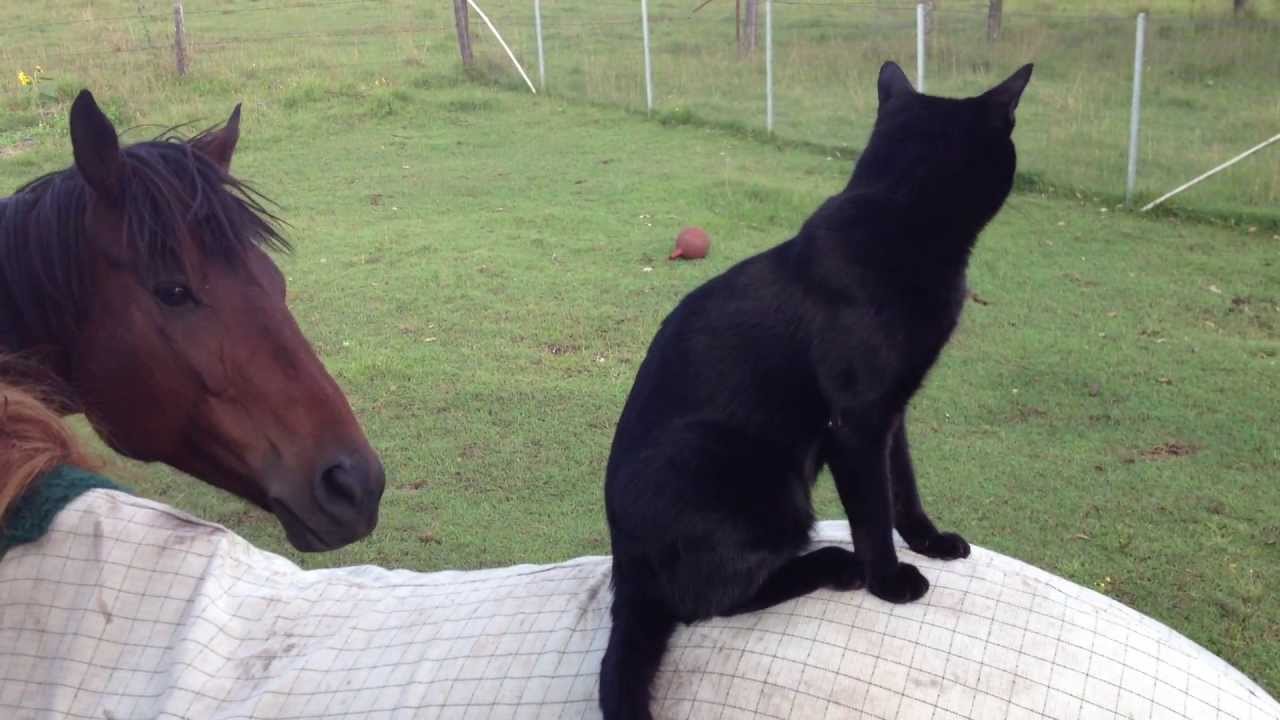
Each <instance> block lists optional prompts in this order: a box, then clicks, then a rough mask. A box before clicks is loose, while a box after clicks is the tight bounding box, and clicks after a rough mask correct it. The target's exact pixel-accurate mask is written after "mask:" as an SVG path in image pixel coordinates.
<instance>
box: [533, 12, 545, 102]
mask: <svg viewBox="0 0 1280 720" xmlns="http://www.w3.org/2000/svg"><path fill="white" fill-rule="evenodd" d="M533 28H534V31H535V32H537V34H538V87H539V88H541V89H542V91H543V92H546V91H547V63H546V60H545V59H544V58H543V55H542V0H533Z"/></svg>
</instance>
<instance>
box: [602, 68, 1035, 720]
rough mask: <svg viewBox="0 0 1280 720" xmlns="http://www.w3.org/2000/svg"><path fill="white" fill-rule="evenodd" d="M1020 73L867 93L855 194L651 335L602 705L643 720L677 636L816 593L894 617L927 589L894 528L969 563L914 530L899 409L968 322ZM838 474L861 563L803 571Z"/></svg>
mask: <svg viewBox="0 0 1280 720" xmlns="http://www.w3.org/2000/svg"><path fill="white" fill-rule="evenodd" d="M1030 77H1031V66H1030V65H1027V66H1026V67H1023V68H1022V69H1021V70H1019V71H1018V72H1016V73H1015V74H1014V75H1013V76H1012V77H1010V78H1009V79H1008V80H1006V81H1005V82H1003V83H1001V84H1000V85H998V86H996V87H995V88H992V89H991V90H989V91H988V92H986V93H984V94H983V95H980V96H978V97H975V98H968V99H963V100H958V99H947V98H939V97H932V96H928V95H923V94H920V93H917V92H915V90H914V89H913V88H912V87H911V83H910V82H909V81H908V80H907V78H906V76H905V75H904V74H903V72H902V70H901V68H899V67H898V66H897V65H895V64H893V63H886V64H885V65H884V67H883V68H881V71H880V76H879V83H878V86H879V94H880V108H879V111H878V114H877V117H876V125H875V129H874V130H873V131H872V133H871V139H870V141H869V143H868V145H867V148H866V151H865V152H864V153H863V154H862V156H861V157H860V158H859V159H858V162H857V164H856V166H855V167H854V171H853V178H852V179H851V180H850V181H849V184H848V186H847V187H846V188H845V189H844V190H843V191H842V192H840V193H839V194H838V195H835V196H834V197H832V198H830V199H828V200H827V201H826V202H825V203H824V204H823V205H822V206H821V207H820V208H818V210H817V211H816V212H815V213H814V214H813V216H812V217H810V218H809V219H808V221H807V222H805V224H804V226H803V228H802V229H801V230H800V233H799V234H798V235H797V236H796V237H794V238H792V239H791V240H789V241H787V242H785V243H782V244H781V245H779V246H777V247H775V248H773V249H771V250H769V251H767V252H764V253H761V254H760V255H757V256H755V257H752V258H750V259H748V260H745V261H743V262H742V263H739V264H738V265H736V266H735V267H733V268H731V269H730V270H728V271H727V272H725V273H724V274H722V275H720V276H719V277H716V278H714V279H712V280H711V281H709V282H707V283H706V284H705V285H703V286H702V287H699V288H698V289H696V290H694V291H693V292H691V293H690V294H689V295H688V296H687V297H685V298H684V300H683V301H681V302H680V304H679V305H678V306H677V307H676V309H675V310H674V311H672V313H671V314H670V315H669V316H668V317H667V318H666V320H665V321H664V322H663V324H662V327H661V329H659V330H658V334H657V336H656V337H655V338H654V340H653V344H652V345H651V346H650V348H649V353H648V355H647V357H646V358H645V360H644V363H643V364H642V365H641V366H640V370H639V372H638V373H637V375H636V380H635V385H634V387H633V388H632V390H631V395H630V397H629V398H628V399H627V404H626V407H625V409H624V410H623V412H622V418H621V420H620V421H619V423H618V428H617V433H616V435H615V436H614V440H613V448H612V451H611V454H610V457H609V465H608V471H607V479H606V482H605V504H606V507H607V511H608V518H609V529H610V533H611V537H612V542H613V554H614V559H613V582H614V592H615V597H614V604H613V623H614V624H613V631H612V635H611V636H610V638H609V647H608V650H607V651H606V653H605V656H604V663H603V667H602V669H601V679H600V693H601V696H600V703H601V707H602V709H603V710H604V716H605V718H606V719H607V720H624V719H631V718H636V719H647V718H649V717H650V713H649V707H648V705H649V686H650V684H651V683H652V680H653V677H654V674H655V672H656V671H657V668H658V663H659V661H660V660H661V658H662V654H663V652H664V650H665V648H666V644H667V640H668V639H669V637H670V635H671V633H672V632H673V630H674V629H675V625H676V623H678V622H685V623H688V622H694V621H697V620H702V619H705V618H709V617H712V616H716V615H731V614H736V613H740V612H746V611H749V610H756V609H761V608H765V607H769V606H770V605H774V604H776V603H779V602H782V601H784V600H788V599H791V598H794V597H797V596H799V595H803V594H806V593H809V592H812V591H813V590H816V589H818V588H821V587H831V588H839V589H853V588H857V587H862V586H864V585H865V586H867V587H868V588H869V589H870V591H871V592H872V593H874V594H875V595H877V596H879V597H882V598H884V599H886V600H890V601H893V602H909V601H912V600H915V599H917V598H919V597H920V596H921V595H923V594H924V592H925V591H926V590H927V589H928V582H927V581H926V580H925V578H924V576H922V575H921V574H920V572H919V571H918V570H917V569H916V568H915V567H914V566H912V565H909V564H906V563H899V562H898V557H897V553H896V552H895V550H894V546H893V537H892V533H893V529H894V528H895V527H896V528H897V529H898V532H899V533H900V534H901V535H902V536H903V538H904V539H905V540H906V541H907V543H908V545H909V546H910V547H911V548H912V549H913V550H915V551H916V552H919V553H921V554H923V555H926V556H929V557H935V558H961V557H965V556H967V555H968V554H969V545H968V543H966V542H965V541H964V539H963V538H961V537H960V536H959V535H956V534H955V533H943V532H939V531H938V529H937V528H936V527H935V526H934V524H933V522H932V521H930V519H929V517H928V516H927V515H926V514H925V511H924V508H923V507H922V506H921V503H920V496H919V494H918V492H917V490H916V479H915V475H914V473H913V471H912V467H911V457H910V453H909V451H908V448H907V435H906V425H905V422H904V419H903V418H904V413H905V411H906V407H907V402H908V400H909V399H910V398H911V396H912V395H913V394H914V393H915V392H916V390H917V389H918V388H919V387H920V385H921V383H922V382H923V380H924V377H925V374H926V373H927V372H928V371H929V368H930V367H931V366H932V365H933V364H934V361H935V360H937V358H938V354H939V353H940V352H941V351H942V348H943V346H944V345H945V344H946V342H947V340H948V338H949V337H950V336H951V333H952V330H954V328H955V326H956V322H957V320H958V318H959V316H960V310H961V306H962V305H963V304H964V300H965V296H966V289H965V266H966V265H967V263H968V259H969V252H970V250H971V249H972V247H973V244H974V241H975V240H976V239H977V237H978V233H979V232H980V231H981V230H982V228H983V227H984V226H985V225H986V224H987V222H988V221H990V220H991V218H992V217H994V216H995V214H996V212H997V211H998V210H999V209H1000V207H1001V205H1002V204H1003V203H1004V200H1005V198H1006V196H1007V195H1008V194H1009V190H1010V188H1011V186H1012V183H1013V174H1014V167H1015V164H1016V160H1015V153H1014V147H1013V140H1012V137H1011V135H1012V131H1013V125H1014V122H1013V115H1014V109H1015V108H1016V106H1017V103H1018V98H1019V97H1020V96H1021V94H1022V91H1023V89H1024V88H1025V87H1026V84H1027V81H1028V80H1029V79H1030ZM824 465H826V466H829V467H830V468H831V471H832V474H833V475H834V477H835V483H836V488H837V489H838V491H839V494H840V499H841V502H842V503H843V505H844V508H845V512H846V514H847V515H848V518H849V524H850V527H851V529H852V532H853V540H854V548H855V550H856V554H854V553H851V552H849V551H847V550H844V549H841V548H835V547H828V548H822V549H819V550H816V551H813V552H809V553H807V554H803V555H801V554H800V553H801V552H802V551H803V550H804V549H805V547H806V545H807V544H808V543H809V532H810V529H811V527H812V525H813V520H814V518H813V510H812V503H811V501H810V489H811V487H812V485H813V482H814V479H815V477H816V476H817V474H818V471H819V470H820V469H821V468H822V467H823V466H824Z"/></svg>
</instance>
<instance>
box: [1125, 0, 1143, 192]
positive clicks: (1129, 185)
mask: <svg viewBox="0 0 1280 720" xmlns="http://www.w3.org/2000/svg"><path fill="white" fill-rule="evenodd" d="M1137 32H1138V34H1137V38H1136V41H1135V43H1134V49H1133V105H1132V106H1131V107H1130V109H1129V169H1128V172H1127V173H1126V174H1125V180H1124V204H1125V205H1132V204H1133V190H1134V187H1135V186H1136V185H1137V183H1138V127H1139V126H1140V125H1141V122H1140V115H1141V114H1142V52H1143V50H1144V46H1145V45H1146V38H1147V14H1146V13H1145V12H1142V13H1138V31H1137Z"/></svg>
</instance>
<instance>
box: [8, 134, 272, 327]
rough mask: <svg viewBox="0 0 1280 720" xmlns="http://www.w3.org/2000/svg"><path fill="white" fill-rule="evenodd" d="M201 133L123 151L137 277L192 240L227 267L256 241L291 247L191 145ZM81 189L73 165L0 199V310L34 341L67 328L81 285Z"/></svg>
mask: <svg viewBox="0 0 1280 720" xmlns="http://www.w3.org/2000/svg"><path fill="white" fill-rule="evenodd" d="M199 137H202V136H197V138H196V139H192V140H180V139H177V138H174V137H170V136H162V137H160V138H158V139H156V140H151V141H147V142H142V143H136V144H134V145H129V146H126V147H124V148H123V149H122V150H121V154H122V155H123V157H124V168H125V171H124V173H123V176H124V179H123V181H124V182H125V183H127V187H126V188H125V192H124V193H123V198H124V202H125V207H124V208H123V211H124V218H125V233H126V238H125V242H126V243H128V245H129V247H130V250H132V252H131V255H132V259H133V262H134V263H135V267H134V270H135V271H136V272H137V273H138V274H139V276H140V277H154V276H156V275H157V274H163V273H169V272H173V271H182V270H183V269H184V268H185V267H186V266H188V262H186V261H185V259H184V257H183V253H184V249H185V248H186V247H190V246H191V244H189V243H188V241H189V240H191V239H198V241H199V242H198V243H196V244H195V247H196V248H197V249H198V250H199V252H200V253H201V254H203V255H204V256H206V257H210V258H216V259H219V260H222V261H226V262H230V263H233V264H235V263H239V262H242V261H243V260H244V258H245V256H246V253H248V252H249V250H250V249H251V248H254V247H262V248H266V249H269V250H276V251H281V252H287V251H289V249H290V246H289V243H288V241H287V240H286V239H285V238H284V237H283V235H281V233H280V231H279V226H280V225H281V224H282V222H281V221H280V220H279V218H277V217H276V216H275V215H274V214H273V213H272V212H271V211H270V210H269V209H268V208H267V205H269V204H271V201H270V200H269V199H267V198H266V197H265V196H263V195H262V194H260V193H259V192H257V191H256V190H255V189H253V188H252V187H251V186H250V185H248V184H246V183H244V182H242V181H240V180H238V179H236V178H235V177H232V176H231V175H228V174H227V173H225V172H224V171H223V170H222V169H221V168H220V167H219V166H218V165H217V164H216V163H215V162H213V161H212V160H210V159H209V158H207V157H205V156H204V155H203V154H201V153H200V152H198V151H196V150H195V149H194V148H193V147H192V144H193V143H195V142H197V141H198V138H199ZM88 196H89V189H88V186H87V184H86V183H85V182H84V180H83V178H81V177H80V174H79V172H78V171H77V170H76V169H75V168H74V167H71V168H67V169H65V170H62V171H59V172H54V173H49V174H47V175H43V176H41V177H38V178H36V179H34V180H32V181H31V182H29V183H27V184H26V185H23V186H22V187H21V188H19V189H18V190H17V192H16V193H15V194H14V195H13V196H12V197H10V198H8V199H7V200H6V201H5V202H4V203H3V205H0V280H3V281H4V282H5V284H6V286H7V287H6V290H7V292H6V293H4V295H8V296H9V297H8V298H7V300H8V303H10V304H12V305H13V307H8V308H6V307H4V306H3V305H4V304H5V303H0V313H17V314H18V315H19V317H20V318H21V319H22V321H23V322H24V323H25V324H26V325H28V330H29V332H30V333H31V334H33V335H35V336H37V337H35V338H31V340H33V341H38V342H53V341H55V340H56V339H57V338H60V337H66V333H68V332H72V331H74V326H75V323H76V320H77V315H78V313H79V309H80V307H81V300H82V298H83V295H84V292H85V288H84V283H85V278H86V273H84V272H83V270H82V264H83V262H84V255H83V253H82V252H81V248H82V247H83V246H84V239H85V236H86V234H87V233H86V230H87V229H86V227H85V209H86V207H87V203H88ZM193 230H194V231H197V232H195V233H194V235H192V231H193ZM0 299H5V298H3V296H0ZM11 349H12V348H11Z"/></svg>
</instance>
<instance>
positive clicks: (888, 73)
mask: <svg viewBox="0 0 1280 720" xmlns="http://www.w3.org/2000/svg"><path fill="white" fill-rule="evenodd" d="M876 88H877V89H879V91H880V107H884V106H885V103H887V102H889V99H890V98H895V97H898V96H900V95H905V94H907V93H910V94H912V95H914V94H915V92H916V89H915V88H913V87H911V81H910V80H908V79H907V74H906V73H904V72H902V68H900V67H898V63H896V62H894V61H892V60H890V61H888V62H886V63H885V64H884V65H881V66H880V79H879V80H878V81H877V82H876Z"/></svg>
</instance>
